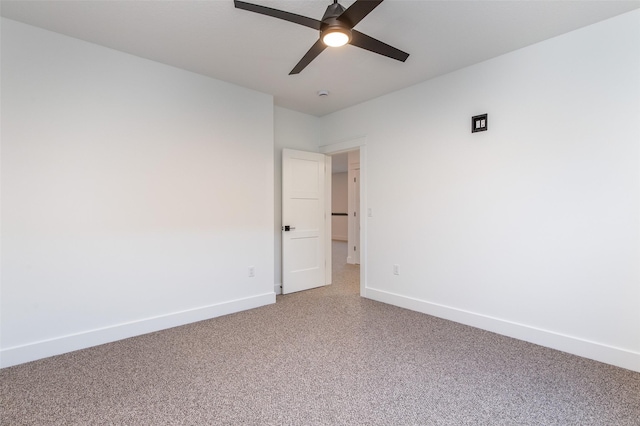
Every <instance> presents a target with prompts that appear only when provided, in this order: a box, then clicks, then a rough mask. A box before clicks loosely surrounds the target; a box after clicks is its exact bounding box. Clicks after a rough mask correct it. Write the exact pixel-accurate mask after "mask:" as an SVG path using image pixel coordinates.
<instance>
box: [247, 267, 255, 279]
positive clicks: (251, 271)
mask: <svg viewBox="0 0 640 426" xmlns="http://www.w3.org/2000/svg"><path fill="white" fill-rule="evenodd" d="M255 276H256V267H255V266H249V278H252V277H255Z"/></svg>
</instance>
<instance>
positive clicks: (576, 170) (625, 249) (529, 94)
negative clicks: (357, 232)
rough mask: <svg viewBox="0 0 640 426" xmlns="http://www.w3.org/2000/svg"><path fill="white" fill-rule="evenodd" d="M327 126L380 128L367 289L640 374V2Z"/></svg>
mask: <svg viewBox="0 0 640 426" xmlns="http://www.w3.org/2000/svg"><path fill="white" fill-rule="evenodd" d="M481 113H488V114H489V130H488V132H484V133H477V134H471V133H470V127H471V124H470V121H471V116H473V115H477V114H481ZM322 129H323V132H324V135H323V140H322V142H321V144H322V145H324V144H331V143H335V142H339V141H343V140H348V139H354V138H357V137H361V136H366V138H367V164H366V167H367V182H368V189H367V194H366V199H367V203H368V207H369V208H371V209H372V215H373V217H371V218H367V220H368V224H367V225H368V241H369V243H368V247H367V249H368V250H367V253H368V257H367V259H366V267H367V268H368V270H367V275H368V278H367V280H368V281H367V289H366V295H367V297H370V298H374V299H377V300H381V301H385V302H389V303H393V304H396V305H400V306H404V307H407V308H410V309H415V310H418V311H422V312H426V313H430V314H434V315H437V316H441V317H444V318H449V319H453V320H456V321H460V322H463V323H467V324H471V325H474V326H477V327H480V328H484V329H488V330H492V331H496V332H499V333H503V334H506V335H511V336H514V337H517V338H520V339H524V340H529V341H533V342H536V343H540V344H543V345H546V346H550V347H554V348H558V349H561V350H565V351H568V352H572V353H576V354H579V355H582V356H585V357H589V358H593V359H598V360H601V361H604V362H608V363H611V364H615V365H619V366H623V367H626V368H630V369H634V370H636V371H640V275H639V268H638V261H639V259H640V197H639V195H640V163H639V161H640V152H639V151H640V150H639V145H640V11H635V12H632V13H628V14H625V15H621V16H619V17H616V18H613V19H611V20H608V21H604V22H602V23H599V24H596V25H593V26H589V27H586V28H584V29H581V30H578V31H575V32H572V33H569V34H566V35H563V36H561V37H557V38H554V39H551V40H547V41H545V42H542V43H539V44H536V45H533V46H530V47H527V48H525V49H521V50H518V51H515V52H512V53H510V54H507V55H504V56H501V57H498V58H495V59H492V60H489V61H486V62H484V63H481V64H478V65H475V66H472V67H469V68H466V69H463V70H460V71H457V72H453V73H451V74H447V75H444V76H442V77H439V78H436V79H433V80H430V81H428V82H425V83H423V84H420V85H417V86H414V87H410V88H408V89H406V90H402V91H399V92H395V93H393V94H390V95H388V96H385V97H382V98H378V99H376V100H373V101H370V102H367V103H364V104H361V105H358V106H355V107H352V108H350V109H347V110H344V111H341V112H337V113H335V114H332V115H329V116H326V117H324V118H323V119H322ZM393 264H399V265H400V275H398V276H394V275H393V271H392V265H393Z"/></svg>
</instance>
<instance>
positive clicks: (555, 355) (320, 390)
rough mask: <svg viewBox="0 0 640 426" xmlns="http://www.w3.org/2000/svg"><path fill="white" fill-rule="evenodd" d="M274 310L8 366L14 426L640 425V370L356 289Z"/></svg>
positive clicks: (341, 270)
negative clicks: (387, 301)
mask: <svg viewBox="0 0 640 426" xmlns="http://www.w3.org/2000/svg"><path fill="white" fill-rule="evenodd" d="M334 254H335V261H334V265H335V266H334V284H333V285H331V286H328V287H324V288H320V289H315V290H309V291H306V292H301V293H294V294H291V295H286V296H278V301H277V303H276V304H275V305H270V306H265V307H262V308H258V309H254V310H251V311H246V312H240V313H237V314H233V315H228V316H225V317H220V318H216V319H213V320H208V321H203V322H199V323H195V324H190V325H186V326H183V327H177V328H173V329H170V330H165V331H161V332H157V333H152V334H147V335H144V336H140V337H135V338H131V339H127V340H122V341H119V342H115V343H111V344H107V345H102V346H97V347H94V348H90V349H86V350H82V351H77V352H73V353H69V354H65V355H61V356H56V357H52V358H48V359H44V360H40V361H35V362H31V363H28V364H23V365H19V366H15V367H11V368H5V369H3V370H2V371H0V424H2V425H3V426H5V425H547V424H549V425H609V426H613V425H640V373H634V372H631V371H628V370H624V369H621V368H616V367H612V366H609V365H606V364H602V363H598V362H595V361H590V360H587V359H584V358H580V357H576V356H572V355H568V354H565V353H562V352H558V351H554V350H552V349H547V348H543V347H540V346H536V345H533V344H529V343H525V342H521V341H518V340H514V339H510V338H508V337H503V336H500V335H497V334H493V333H489V332H485V331H482V330H478V329H475V328H471V327H467V326H464V325H460V324H456V323H453V322H449V321H445V320H442V319H438V318H434V317H431V316H428V315H423V314H419V313H416V312H411V311H408V310H405V309H401V308H397V307H394V306H389V305H385V304H382V303H378V302H374V301H371V300H367V299H362V298H360V297H359V295H358V291H359V287H358V267H357V266H354V265H345V264H343V263H342V262H341V260H342V259H344V258H345V257H346V244H345V243H334Z"/></svg>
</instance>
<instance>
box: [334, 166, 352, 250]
mask: <svg viewBox="0 0 640 426" xmlns="http://www.w3.org/2000/svg"><path fill="white" fill-rule="evenodd" d="M348 201H349V187H348V186H347V173H346V172H344V173H333V174H332V175H331V212H332V213H347V212H348V211H349V206H348ZM348 219H349V217H348V216H331V238H332V239H334V240H340V241H347V238H348V237H349V226H348Z"/></svg>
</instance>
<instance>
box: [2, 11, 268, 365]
mask: <svg viewBox="0 0 640 426" xmlns="http://www.w3.org/2000/svg"><path fill="white" fill-rule="evenodd" d="M273 119H274V118H273V100H272V97H271V96H268V95H264V94H260V93H257V92H254V91H251V90H247V89H244V88H240V87H237V86H233V85H231V84H227V83H223V82H219V81H216V80H212V79H210V78H206V77H203V76H199V75H196V74H192V73H189V72H186V71H182V70H178V69H175V68H171V67H168V66H165V65H161V64H158V63H154V62H151V61H147V60H144V59H140V58H137V57H134V56H130V55H127V54H123V53H119V52H116V51H113V50H110V49H106V48H103V47H99V46H96V45H93V44H89V43H85V42H82V41H79V40H76V39H72V38H68V37H65V36H62V35H58V34H55V33H51V32H47V31H44V30H41V29H37V28H34V27H30V26H26V25H23V24H20V23H17V22H14V21H10V20H6V19H3V20H2V163H1V166H2V170H1V173H2V175H1V176H2V194H1V195H2V265H1V266H2V275H1V279H2V283H1V285H2V287H1V289H2V299H1V302H2V305H1V310H2V313H1V327H0V329H1V332H2V333H1V341H0V347H1V350H2V352H1V354H2V360H1V365H2V366H8V365H12V364H17V363H20V362H25V361H28V360H31V359H37V358H40V357H44V356H48V355H53V354H56V353H61V352H66V351H70V350H74V349H78V348H82V347H87V346H91V345H94V344H100V343H105V342H107V341H111V340H116V339H119V338H124V337H129V336H132V335H136V334H140V333H144V332H149V331H154V330H157V329H162V328H166V327H172V326H175V325H179V324H183V323H187V322H191V321H197V320H200V319H204V318H210V317H214V316H217V315H222V314H226V313H229V312H235V311H238V310H242V309H248V308H251V307H255V306H260V305H264V304H267V303H273V302H274V301H275V295H274V292H273V274H274V271H273V265H274V257H273V244H274V243H273V222H274V218H273V199H274V193H273V188H274V182H273V181H274V179H273V176H274V169H273V167H274V166H273V164H274V161H273V155H274V153H273V146H274V145H273V132H274V129H273ZM248 266H255V268H256V276H255V278H249V277H248Z"/></svg>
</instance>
